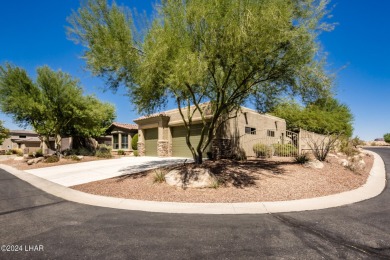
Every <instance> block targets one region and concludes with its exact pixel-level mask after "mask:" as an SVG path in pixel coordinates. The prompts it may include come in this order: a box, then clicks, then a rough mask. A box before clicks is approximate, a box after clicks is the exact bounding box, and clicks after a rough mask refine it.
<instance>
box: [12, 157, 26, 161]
mask: <svg viewBox="0 0 390 260" xmlns="http://www.w3.org/2000/svg"><path fill="white" fill-rule="evenodd" d="M23 160H24V157H21V156H18V157H15V158H14V161H23Z"/></svg>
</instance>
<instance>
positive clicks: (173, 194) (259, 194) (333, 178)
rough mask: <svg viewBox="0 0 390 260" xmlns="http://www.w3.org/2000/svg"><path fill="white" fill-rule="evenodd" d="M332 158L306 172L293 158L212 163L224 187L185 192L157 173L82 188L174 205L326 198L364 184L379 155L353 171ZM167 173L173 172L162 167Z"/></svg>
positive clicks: (106, 194)
mask: <svg viewBox="0 0 390 260" xmlns="http://www.w3.org/2000/svg"><path fill="white" fill-rule="evenodd" d="M338 160H339V159H337V158H333V157H329V158H328V160H327V162H325V166H324V168H323V169H311V168H305V167H303V166H302V165H299V164H296V163H294V162H293V160H292V159H285V158H273V159H267V160H262V159H253V160H248V161H246V162H234V161H229V160H222V161H217V162H206V163H205V164H204V165H205V166H204V167H208V168H210V169H211V170H212V172H213V173H214V174H215V175H216V177H217V178H218V179H219V180H220V181H221V182H222V184H221V185H220V186H219V187H218V188H204V189H194V188H187V189H182V188H178V187H172V186H169V185H167V184H166V183H154V176H155V174H156V171H155V170H152V171H147V172H142V173H138V174H132V175H128V176H121V177H116V178H112V179H107V180H102V181H96V182H91V183H87V184H82V185H77V186H74V187H72V188H73V189H76V190H79V191H83V192H86V193H91V194H96V195H103V196H110V197H117V198H127V199H137V200H149V201H169V202H199V203H200V202H256V201H283V200H297V199H305V198H313V197H320V196H325V195H330V194H336V193H340V192H344V191H349V190H353V189H356V188H358V187H360V186H362V185H363V184H364V183H365V182H366V180H367V177H368V174H369V172H370V170H371V168H372V164H373V157H372V156H366V157H365V158H364V161H365V162H366V167H365V169H364V170H362V171H359V172H352V171H351V170H349V169H346V168H344V167H343V166H341V165H339V163H338ZM161 170H163V171H167V169H161Z"/></svg>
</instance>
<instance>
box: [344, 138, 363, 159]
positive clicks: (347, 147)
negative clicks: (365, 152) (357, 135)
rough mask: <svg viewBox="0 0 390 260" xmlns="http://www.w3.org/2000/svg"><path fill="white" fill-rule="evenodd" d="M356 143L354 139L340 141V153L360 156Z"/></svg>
mask: <svg viewBox="0 0 390 260" xmlns="http://www.w3.org/2000/svg"><path fill="white" fill-rule="evenodd" d="M355 142H356V141H353V139H351V140H349V139H347V138H344V139H342V140H341V141H340V152H342V153H344V154H345V155H346V156H354V155H356V154H359V151H358V150H357V149H356V147H355V146H354V144H355Z"/></svg>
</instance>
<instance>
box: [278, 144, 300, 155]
mask: <svg viewBox="0 0 390 260" xmlns="http://www.w3.org/2000/svg"><path fill="white" fill-rule="evenodd" d="M273 147H274V149H275V156H281V157H295V156H297V155H298V149H297V148H296V147H295V146H294V145H292V144H274V145H273Z"/></svg>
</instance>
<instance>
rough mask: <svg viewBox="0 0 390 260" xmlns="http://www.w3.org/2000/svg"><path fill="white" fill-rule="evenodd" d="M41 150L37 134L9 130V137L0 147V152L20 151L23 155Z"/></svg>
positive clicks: (27, 131) (29, 131)
mask: <svg viewBox="0 0 390 260" xmlns="http://www.w3.org/2000/svg"><path fill="white" fill-rule="evenodd" d="M40 148H41V140H40V139H39V137H38V134H37V133H35V132H34V131H31V130H10V135H9V137H8V138H7V139H5V140H4V142H3V144H2V145H0V150H11V149H20V150H22V151H23V152H24V153H29V152H35V151H37V150H39V149H40Z"/></svg>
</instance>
